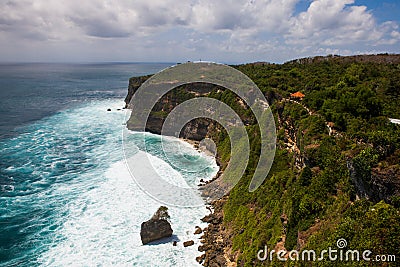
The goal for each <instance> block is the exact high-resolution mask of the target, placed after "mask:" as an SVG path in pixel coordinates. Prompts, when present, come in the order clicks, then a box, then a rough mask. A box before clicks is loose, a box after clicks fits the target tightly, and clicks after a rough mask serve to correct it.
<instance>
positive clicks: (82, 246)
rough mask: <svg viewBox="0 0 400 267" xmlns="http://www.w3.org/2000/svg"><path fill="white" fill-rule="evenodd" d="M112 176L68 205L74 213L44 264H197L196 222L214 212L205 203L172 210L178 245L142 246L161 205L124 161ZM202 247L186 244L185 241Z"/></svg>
mask: <svg viewBox="0 0 400 267" xmlns="http://www.w3.org/2000/svg"><path fill="white" fill-rule="evenodd" d="M106 177H107V180H106V181H104V182H103V183H102V184H101V185H100V186H99V187H97V188H95V189H92V190H90V191H88V192H86V193H84V194H83V195H82V197H81V198H80V199H79V200H77V201H75V202H74V203H71V204H70V205H69V206H68V209H69V210H70V213H69V217H68V218H67V220H66V222H65V223H64V225H63V227H62V229H61V230H60V232H59V234H61V235H62V236H63V239H62V240H55V241H54V246H52V247H51V248H50V249H49V251H47V252H46V253H45V254H43V255H42V257H41V258H40V259H39V262H40V263H41V264H42V265H44V266H48V265H51V266H96V265H101V266H132V265H135V266H196V265H198V264H197V262H196V261H195V257H196V256H198V255H199V254H200V253H199V252H198V251H197V247H198V244H199V240H198V238H197V237H196V236H194V234H193V232H194V230H195V226H196V225H199V226H200V227H205V226H206V225H205V224H204V223H202V222H201V221H200V218H202V217H203V216H204V215H206V214H207V213H208V212H207V210H206V208H205V207H198V208H190V209H187V208H186V209H185V208H174V207H171V208H170V210H169V213H170V216H171V224H172V228H173V230H174V235H176V238H177V239H179V240H180V242H178V246H177V247H174V246H172V243H171V242H168V243H165V244H158V245H145V246H143V245H142V244H141V240H140V234H139V233H140V224H141V223H142V222H143V221H146V220H148V219H149V218H150V217H151V215H152V214H153V213H154V212H155V211H156V210H157V208H158V207H159V206H160V203H158V202H157V201H155V200H153V199H152V198H150V197H149V196H147V195H146V194H145V193H144V192H142V191H141V190H140V189H139V188H138V186H137V185H136V184H135V182H134V181H133V180H132V178H131V176H130V174H129V171H128V169H127V166H126V165H125V163H124V162H123V161H120V162H117V163H115V164H113V165H112V167H111V168H110V169H109V170H108V171H107V173H106ZM187 240H194V241H195V243H196V245H195V246H192V247H187V248H184V247H183V245H182V243H183V241H187Z"/></svg>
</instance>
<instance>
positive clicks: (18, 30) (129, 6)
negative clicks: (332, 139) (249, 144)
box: [0, 0, 400, 63]
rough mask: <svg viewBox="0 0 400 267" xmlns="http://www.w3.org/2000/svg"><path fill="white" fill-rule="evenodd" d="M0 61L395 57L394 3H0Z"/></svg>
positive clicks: (398, 21)
mask: <svg viewBox="0 0 400 267" xmlns="http://www.w3.org/2000/svg"><path fill="white" fill-rule="evenodd" d="M0 2H1V5H2V6H1V8H0V49H1V51H2V52H1V53H0V62H31V61H34V62H105V61H129V62H134V61H141V62H143V61H146V62H180V61H187V60H200V59H201V60H208V61H216V62H224V63H242V62H253V61H268V62H278V63H280V62H285V61H287V60H291V59H295V58H299V57H307V56H314V55H327V54H339V55H351V54H365V53H368V54H370V53H382V52H389V53H400V51H399V50H400V49H399V48H400V28H399V26H400V15H399V14H400V4H399V2H400V1H394V0H384V1H372V0H369V1H364V0H313V1H312V0H218V1H216V0H189V1H177V0H151V1H149V0H114V1H113V0H85V1H81V0H69V1H68V2H66V3H63V2H62V1H55V0H0Z"/></svg>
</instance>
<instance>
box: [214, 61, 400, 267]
mask: <svg viewBox="0 0 400 267" xmlns="http://www.w3.org/2000/svg"><path fill="white" fill-rule="evenodd" d="M237 68H238V69H239V70H240V71H242V72H244V73H245V74H246V75H248V76H249V77H250V78H251V79H253V81H255V83H256V84H257V85H258V86H259V88H260V89H261V90H262V91H263V93H264V94H265V95H266V97H267V99H268V101H269V102H270V103H271V104H272V105H271V107H272V109H273V111H274V114H275V117H276V123H277V124H278V117H279V118H280V121H281V122H283V123H281V124H280V125H279V127H277V131H278V133H277V136H278V140H277V144H278V149H277V152H276V156H275V161H274V164H273V167H272V169H271V171H270V173H269V175H268V177H267V179H266V181H265V182H264V184H263V185H262V186H261V187H260V188H259V189H258V190H256V191H255V192H253V193H249V192H248V185H249V182H250V179H251V177H252V174H253V172H254V168H255V166H256V164H257V160H258V154H259V138H250V141H251V148H252V152H251V157H250V161H249V165H248V168H247V171H246V173H245V176H244V177H243V178H242V179H241V181H240V182H239V184H237V186H236V187H235V188H234V189H233V190H232V191H231V193H230V195H229V198H228V200H227V202H226V203H225V206H224V224H225V225H226V226H227V227H228V228H230V229H232V231H233V232H234V235H233V240H232V248H233V251H234V252H235V251H238V252H240V253H239V266H264V265H269V264H270V265H274V266H275V265H276V266H281V265H282V262H272V263H271V262H268V261H265V262H260V261H259V260H257V252H258V251H259V250H260V249H263V248H264V245H267V246H268V247H269V248H271V249H273V248H274V247H275V245H276V244H277V243H278V242H281V243H283V244H284V246H285V248H286V249H287V250H292V249H306V248H308V249H314V250H316V251H321V250H323V249H327V248H328V247H336V240H338V239H339V238H345V239H346V240H347V242H348V244H349V246H348V247H349V248H350V249H359V250H360V251H363V250H366V249H369V250H371V251H373V253H374V255H377V254H386V255H387V254H390V255H392V254H393V255H396V256H397V257H400V255H398V248H399V247H400V235H399V231H400V215H399V213H400V209H399V203H400V201H399V196H396V194H394V192H395V190H393V192H387V191H385V192H379V187H377V186H376V184H377V183H379V182H380V180H379V179H380V178H379V177H381V178H382V177H384V179H386V180H390V181H392V182H393V184H390V182H389V184H388V183H387V182H388V181H382V184H385V182H386V186H388V187H391V186H392V187H395V186H396V185H397V186H398V185H399V180H400V177H399V173H400V171H399V170H400V160H399V155H400V127H399V125H395V124H392V123H390V122H389V120H388V117H390V118H400V107H399V105H398V103H400V65H397V64H379V63H354V62H353V63H351V62H342V61H340V60H326V61H322V62H315V63H310V64H300V63H286V64H283V65H272V64H248V65H241V66H237ZM296 91H301V92H302V93H304V94H305V95H306V96H305V98H304V99H303V100H302V104H303V105H304V106H305V107H307V108H309V109H310V110H311V111H312V115H309V114H308V112H307V110H306V109H305V108H304V107H302V105H299V104H297V103H293V102H288V101H282V99H285V98H289V96H290V94H291V93H294V92H296ZM225 94H227V95H228V97H227V96H225V97H224V96H219V97H217V98H219V99H228V102H229V104H232V101H231V100H232V96H229V94H228V93H225ZM212 96H213V97H216V95H215V94H212ZM233 106H234V108H237V105H235V104H233ZM239 114H240V115H241V117H242V116H243V117H245V118H246V119H247V120H248V121H250V122H251V123H250V125H249V126H247V130H248V134H249V135H251V136H254V137H257V136H258V135H259V131H258V127H256V126H255V125H254V118H252V114H249V113H248V110H245V109H242V111H240V112H239ZM243 117H242V118H243ZM327 122H332V123H333V124H332V123H331V124H330V125H331V126H333V132H332V133H331V135H329V131H328V127H327V125H326V124H327ZM226 138H227V136H224V134H223V133H220V134H219V140H218V142H217V143H218V151H219V153H220V154H221V153H222V158H223V159H224V160H227V159H228V158H229V155H228V154H229V153H228V151H227V149H226V147H227V145H226V144H227V141H226ZM289 138H290V139H292V142H293V143H294V144H295V145H296V146H297V148H298V151H294V150H291V149H288V145H287V144H288V142H289V141H288V139H289ZM299 161H300V162H301V164H298V162H299ZM387 170H395V171H387ZM396 171H397V172H396ZM373 177H375V178H374V179H375V180H374V183H372V179H373ZM395 181H397V182H395ZM392 189H393V188H392ZM397 192H398V191H397ZM363 194H364V195H363ZM366 196H368V197H367V198H366ZM360 198H361V199H360ZM291 264H293V265H294V263H291ZM291 264H289V263H288V265H291ZM335 264H336V265H337V266H344V265H348V266H364V265H365V266H368V264H366V262H350V263H343V262H338V263H335ZM295 265H296V266H303V265H304V266H310V265H311V264H310V262H303V263H302V262H297V263H296V264H295ZM315 265H317V264H316V263H315ZM332 265H333V263H332V262H324V261H322V262H318V266H332ZM387 266H391V265H390V264H389V265H387Z"/></svg>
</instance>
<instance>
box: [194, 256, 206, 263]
mask: <svg viewBox="0 0 400 267" xmlns="http://www.w3.org/2000/svg"><path fill="white" fill-rule="evenodd" d="M205 258H206V254H202V255H200V256H198V257H196V261H197V262H198V263H199V264H202V263H203V261H204V259H205Z"/></svg>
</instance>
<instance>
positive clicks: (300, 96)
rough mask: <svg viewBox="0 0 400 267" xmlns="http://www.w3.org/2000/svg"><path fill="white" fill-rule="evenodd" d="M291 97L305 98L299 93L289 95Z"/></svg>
mask: <svg viewBox="0 0 400 267" xmlns="http://www.w3.org/2000/svg"><path fill="white" fill-rule="evenodd" d="M290 96H291V97H297V98H303V97H305V95H304V94H302V93H301V92H300V91H299V92H296V93H294V94H291V95H290Z"/></svg>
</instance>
